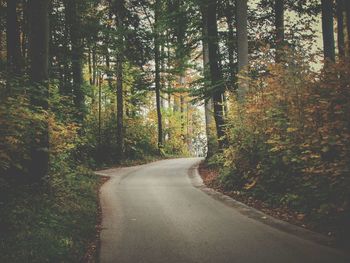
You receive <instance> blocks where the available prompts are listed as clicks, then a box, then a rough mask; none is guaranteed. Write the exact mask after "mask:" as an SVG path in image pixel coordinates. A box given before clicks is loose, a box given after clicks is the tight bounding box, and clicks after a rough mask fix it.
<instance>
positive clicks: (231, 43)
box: [225, 5, 237, 91]
mask: <svg viewBox="0 0 350 263" xmlns="http://www.w3.org/2000/svg"><path fill="white" fill-rule="evenodd" d="M226 8H227V10H226V12H225V17H226V22H227V28H228V32H227V33H228V43H227V49H228V61H229V69H230V74H229V76H230V83H229V84H230V86H231V87H230V89H231V90H232V91H236V90H237V86H236V75H237V68H236V66H235V48H236V44H235V34H234V21H233V14H234V12H233V10H232V9H231V6H230V5H228V6H227V7H226Z"/></svg>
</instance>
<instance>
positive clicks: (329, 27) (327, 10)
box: [321, 0, 335, 62]
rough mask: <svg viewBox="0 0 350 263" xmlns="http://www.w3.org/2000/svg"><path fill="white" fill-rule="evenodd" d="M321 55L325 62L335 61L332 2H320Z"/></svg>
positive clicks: (325, 0) (328, 0) (323, 0)
mask: <svg viewBox="0 0 350 263" xmlns="http://www.w3.org/2000/svg"><path fill="white" fill-rule="evenodd" d="M321 5H322V35H323V54H324V58H325V60H326V61H332V62H334V61H335V45H334V23H333V9H334V3H333V0H321Z"/></svg>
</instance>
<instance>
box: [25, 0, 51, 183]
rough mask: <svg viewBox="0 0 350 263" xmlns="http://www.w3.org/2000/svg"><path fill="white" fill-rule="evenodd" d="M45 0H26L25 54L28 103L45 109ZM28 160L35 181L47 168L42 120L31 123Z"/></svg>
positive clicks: (43, 174)
mask: <svg viewBox="0 0 350 263" xmlns="http://www.w3.org/2000/svg"><path fill="white" fill-rule="evenodd" d="M48 5H49V1H48V0H30V1H29V24H30V35H29V57H30V71H29V76H30V81H31V83H32V85H33V88H32V92H31V103H32V104H33V106H36V107H40V108H42V109H44V110H47V109H48V98H49V92H48V83H47V81H48V57H49V17H48ZM33 137H34V138H33V141H32V147H31V164H30V167H29V173H30V176H31V178H32V179H33V180H35V181H39V180H40V179H41V178H43V177H44V176H45V175H47V172H48V168H49V133H48V123H47V122H45V121H43V122H42V123H40V125H35V126H34V127H33Z"/></svg>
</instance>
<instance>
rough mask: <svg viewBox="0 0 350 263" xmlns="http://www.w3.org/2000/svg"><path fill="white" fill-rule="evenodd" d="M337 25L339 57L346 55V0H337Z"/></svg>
mask: <svg viewBox="0 0 350 263" xmlns="http://www.w3.org/2000/svg"><path fill="white" fill-rule="evenodd" d="M337 27H338V30H337V31H338V51H339V57H340V58H344V57H345V37H344V0H337Z"/></svg>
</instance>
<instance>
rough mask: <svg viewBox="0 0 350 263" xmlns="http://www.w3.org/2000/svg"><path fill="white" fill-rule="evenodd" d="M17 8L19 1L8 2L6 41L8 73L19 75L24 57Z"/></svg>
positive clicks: (8, 0)
mask: <svg viewBox="0 0 350 263" xmlns="http://www.w3.org/2000/svg"><path fill="white" fill-rule="evenodd" d="M17 6H18V1H17V0H7V16H6V23H7V27H6V39H7V71H8V72H9V73H10V74H16V75H19V74H20V73H21V71H22V55H21V40H20V29H19V22H18V16H17Z"/></svg>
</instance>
